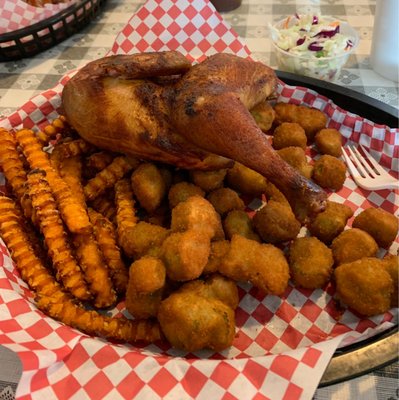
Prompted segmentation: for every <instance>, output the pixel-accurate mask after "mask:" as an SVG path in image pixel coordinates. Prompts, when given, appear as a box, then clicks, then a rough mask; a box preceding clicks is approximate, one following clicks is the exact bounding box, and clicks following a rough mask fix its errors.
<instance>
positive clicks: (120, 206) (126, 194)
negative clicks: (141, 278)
mask: <svg viewBox="0 0 399 400" xmlns="http://www.w3.org/2000/svg"><path fill="white" fill-rule="evenodd" d="M115 204H116V225H117V234H118V243H119V245H120V246H121V247H122V249H123V251H124V252H125V253H126V255H127V256H128V257H133V256H134V254H135V253H134V249H133V247H132V245H131V232H132V229H133V228H134V227H135V226H136V225H137V222H138V218H137V216H136V209H135V202H134V199H133V191H132V188H131V186H130V181H129V179H126V178H125V179H121V180H119V181H118V182H116V184H115Z"/></svg>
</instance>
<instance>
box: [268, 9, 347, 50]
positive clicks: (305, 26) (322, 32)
mask: <svg viewBox="0 0 399 400" xmlns="http://www.w3.org/2000/svg"><path fill="white" fill-rule="evenodd" d="M272 30H273V31H274V37H275V39H274V40H275V43H276V45H277V46H278V47H280V48H281V49H282V50H285V51H288V52H289V53H291V54H296V55H299V56H302V55H308V56H310V57H315V58H320V57H333V56H337V55H342V53H344V52H346V51H348V50H350V49H351V47H352V46H353V40H351V38H350V37H348V36H347V35H344V34H342V33H340V23H339V21H329V20H325V19H324V18H323V17H320V16H318V15H298V14H295V15H294V16H292V17H288V18H287V19H286V20H285V21H284V23H283V26H282V27H280V28H279V29H277V28H276V27H272Z"/></svg>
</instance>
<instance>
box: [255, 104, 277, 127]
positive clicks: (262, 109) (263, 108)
mask: <svg viewBox="0 0 399 400" xmlns="http://www.w3.org/2000/svg"><path fill="white" fill-rule="evenodd" d="M250 112H251V115H252V117H253V118H254V120H255V122H256V124H257V125H258V126H259V128H260V129H261V130H262V131H263V132H269V131H270V129H271V128H272V126H273V121H274V117H275V115H276V112H275V111H274V109H273V107H272V106H271V104H270V103H268V102H266V101H263V102H261V103H259V104H257V105H256V106H255V107H253V108H251V110H250Z"/></svg>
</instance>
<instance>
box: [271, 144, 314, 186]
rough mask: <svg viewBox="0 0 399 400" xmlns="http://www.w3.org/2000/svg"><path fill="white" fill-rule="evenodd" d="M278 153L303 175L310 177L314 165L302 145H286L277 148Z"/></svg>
mask: <svg viewBox="0 0 399 400" xmlns="http://www.w3.org/2000/svg"><path fill="white" fill-rule="evenodd" d="M277 153H278V155H279V156H280V157H281V158H282V159H283V160H284V161H286V162H287V163H288V164H290V165H291V166H292V167H294V168H295V169H297V170H298V171H299V172H300V173H301V174H302V175H303V176H305V177H306V178H308V179H310V177H311V176H312V171H313V167H312V165H310V164H309V163H308V160H307V159H306V154H305V151H304V150H303V149H302V148H301V147H296V146H290V147H284V148H282V149H280V150H277Z"/></svg>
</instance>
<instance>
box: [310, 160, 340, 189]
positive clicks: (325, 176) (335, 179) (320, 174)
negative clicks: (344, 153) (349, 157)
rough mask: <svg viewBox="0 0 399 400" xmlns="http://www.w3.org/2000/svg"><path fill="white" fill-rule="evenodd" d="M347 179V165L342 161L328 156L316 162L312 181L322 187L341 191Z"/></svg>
mask: <svg viewBox="0 0 399 400" xmlns="http://www.w3.org/2000/svg"><path fill="white" fill-rule="evenodd" d="M345 178H346V165H345V163H344V162H343V161H341V160H340V159H338V158H336V157H333V156H330V155H328V154H324V155H322V156H321V157H320V158H319V159H317V160H316V161H315V162H314V166H313V173H312V179H313V180H314V181H315V182H316V183H317V184H318V185H320V186H321V187H323V188H328V189H332V190H339V189H341V188H342V186H343V185H344V182H345Z"/></svg>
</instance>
